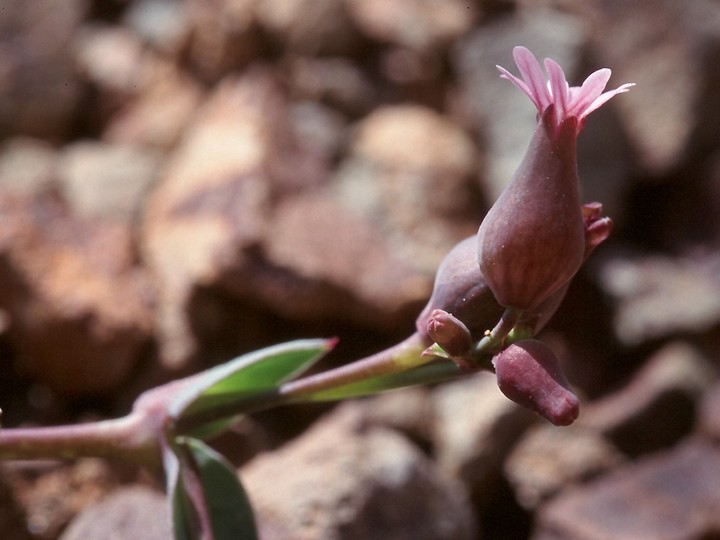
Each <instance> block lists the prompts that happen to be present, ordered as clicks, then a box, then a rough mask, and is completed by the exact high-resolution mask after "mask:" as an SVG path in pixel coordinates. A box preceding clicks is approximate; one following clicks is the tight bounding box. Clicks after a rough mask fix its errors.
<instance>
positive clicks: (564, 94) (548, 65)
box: [497, 47, 635, 132]
mask: <svg viewBox="0 0 720 540" xmlns="http://www.w3.org/2000/svg"><path fill="white" fill-rule="evenodd" d="M513 58H514V59H515V64H517V67H518V69H519V70H520V75H521V76H522V78H518V77H516V76H515V75H513V74H512V73H510V72H509V71H508V70H507V69H505V68H504V67H501V66H497V68H498V69H499V70H500V72H501V73H502V75H500V76H501V77H502V78H503V79H507V80H509V81H510V82H511V83H513V84H514V85H515V86H517V87H518V88H519V89H520V90H522V91H523V92H525V94H527V96H528V97H529V98H530V99H531V100H532V102H533V103H534V104H535V107H536V108H537V110H538V113H539V114H540V115H542V114H543V113H544V112H545V110H546V109H547V108H548V107H549V106H550V105H555V121H556V122H557V125H560V124H561V123H562V122H563V121H564V120H566V119H568V118H577V119H578V124H577V130H578V132H580V130H581V129H582V127H583V125H584V124H585V118H586V117H587V116H588V115H589V114H590V113H591V112H593V111H594V110H596V109H599V108H600V107H602V106H603V105H604V104H605V103H607V101H608V100H610V99H611V98H612V97H614V96H616V95H617V94H621V93H623V92H627V91H628V90H629V89H630V88H631V87H632V86H635V84H634V83H626V84H623V85H621V86H619V87H617V88H616V89H615V90H610V91H608V92H603V90H605V86H606V85H607V83H608V81H609V80H610V75H611V73H612V72H611V71H610V70H609V69H607V68H603V69H599V70H597V71H595V72H594V73H592V74H591V75H590V76H589V77H588V78H587V79H585V82H583V83H582V86H570V85H569V84H568V82H567V79H566V78H565V73H564V72H563V70H562V68H561V67H560V66H559V65H558V63H557V62H555V61H554V60H551V59H550V58H546V59H545V69H546V71H547V74H548V82H547V83H546V82H545V76H544V75H543V72H542V69H541V68H540V63H539V62H538V61H537V58H535V55H533V53H531V52H530V51H529V50H528V49H527V48H525V47H515V48H514V49H513Z"/></svg>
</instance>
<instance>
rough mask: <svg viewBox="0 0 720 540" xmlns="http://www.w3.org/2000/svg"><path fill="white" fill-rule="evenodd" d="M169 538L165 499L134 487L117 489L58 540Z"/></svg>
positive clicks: (84, 514) (94, 505) (81, 515)
mask: <svg viewBox="0 0 720 540" xmlns="http://www.w3.org/2000/svg"><path fill="white" fill-rule="evenodd" d="M170 536H171V530H170V516H169V515H168V504H167V500H166V497H165V495H163V494H162V493H158V492H157V491H154V490H151V489H149V488H146V487H140V486H136V487H126V488H121V489H118V490H117V491H115V492H114V493H112V494H111V495H108V496H107V497H105V498H104V499H102V500H101V501H100V502H97V503H95V504H92V505H90V506H88V507H86V508H84V509H83V510H82V511H81V512H80V514H78V515H77V516H76V517H75V518H74V519H73V520H72V522H71V523H70V525H69V526H68V528H67V529H66V530H65V531H64V532H63V534H62V535H61V536H60V540H85V539H87V538H112V539H114V540H134V539H136V538H142V539H143V540H167V539H168V538H170Z"/></svg>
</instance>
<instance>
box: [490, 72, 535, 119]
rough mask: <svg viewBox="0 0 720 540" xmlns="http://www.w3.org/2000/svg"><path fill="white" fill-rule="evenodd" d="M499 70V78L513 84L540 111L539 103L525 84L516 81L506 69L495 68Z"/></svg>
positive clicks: (519, 80)
mask: <svg viewBox="0 0 720 540" xmlns="http://www.w3.org/2000/svg"><path fill="white" fill-rule="evenodd" d="M495 67H496V68H498V69H499V70H500V73H501V75H500V78H502V79H507V80H508V81H510V82H511V83H513V84H514V85H515V86H516V87H518V88H519V89H520V90H522V91H523V92H524V93H525V94H527V96H528V97H529V98H530V100H531V101H532V102H533V103H534V104H535V107H537V108H538V109H540V103H539V102H538V101H537V100H536V99H535V95H534V94H533V92H532V90H530V88H529V87H528V85H527V84H525V81H523V80H522V79H518V78H517V77H516V76H515V75H513V74H512V73H510V72H509V71H508V70H507V69H505V68H504V67H502V66H495Z"/></svg>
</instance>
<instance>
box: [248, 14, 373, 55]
mask: <svg viewBox="0 0 720 540" xmlns="http://www.w3.org/2000/svg"><path fill="white" fill-rule="evenodd" d="M255 15H256V17H257V20H258V22H259V23H260V24H261V25H262V26H263V27H264V28H266V29H267V30H269V31H270V32H271V33H272V34H273V35H275V36H276V37H277V38H278V39H279V40H280V41H281V42H282V43H283V44H284V45H285V47H287V49H289V50H290V51H292V52H293V53H300V54H307V55H309V56H315V55H318V54H322V55H328V54H330V55H333V54H342V53H346V54H347V53H348V52H350V51H352V50H353V49H355V48H357V47H358V39H359V36H358V32H357V31H356V29H355V28H354V27H353V25H352V24H351V22H350V18H349V17H348V14H347V12H346V9H345V0H265V1H263V2H257V3H256V8H255Z"/></svg>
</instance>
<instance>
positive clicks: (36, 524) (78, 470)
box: [2, 459, 121, 540]
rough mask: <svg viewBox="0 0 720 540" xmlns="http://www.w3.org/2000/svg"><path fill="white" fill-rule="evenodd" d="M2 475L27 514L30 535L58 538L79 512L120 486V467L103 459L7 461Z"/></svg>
mask: <svg viewBox="0 0 720 540" xmlns="http://www.w3.org/2000/svg"><path fill="white" fill-rule="evenodd" d="M2 475H3V477H4V478H5V479H6V480H7V482H8V484H9V485H10V486H12V491H13V495H14V499H15V501H16V504H17V505H18V507H19V508H20V509H21V511H22V512H23V514H24V515H25V520H26V525H25V526H26V527H27V532H28V533H29V534H30V536H29V537H30V538H33V539H35V538H39V539H43V540H45V539H47V540H50V539H55V538H58V536H59V535H60V533H61V532H62V530H63V529H64V528H65V527H66V526H67V524H68V522H69V521H70V520H71V519H72V517H73V516H74V515H75V514H76V513H77V512H79V511H80V510H81V509H82V508H84V507H86V506H88V505H90V504H93V503H95V502H97V501H99V500H100V499H102V498H103V497H104V496H105V495H107V493H109V492H110V491H112V490H113V489H117V488H118V487H119V485H120V482H121V474H120V473H119V471H117V470H114V469H112V468H111V467H110V466H109V465H108V464H107V463H106V462H105V461H103V460H100V459H83V460H80V461H78V462H77V463H74V464H60V463H57V462H49V461H46V462H15V463H4V464H3V466H2ZM5 533H6V530H5V529H3V534H5ZM8 538H13V537H11V536H9V537H8ZM20 538H22V537H20ZM86 538H95V537H92V536H89V537H86ZM103 538H104V537H103ZM107 538H111V537H107Z"/></svg>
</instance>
